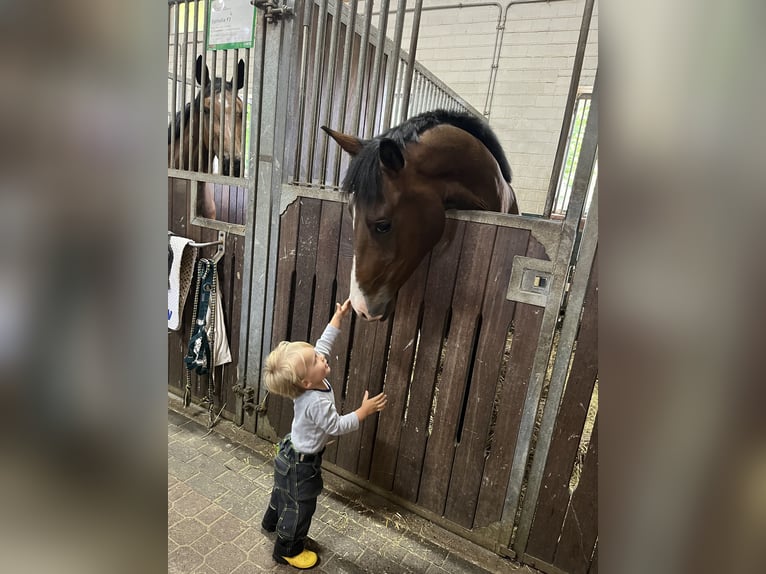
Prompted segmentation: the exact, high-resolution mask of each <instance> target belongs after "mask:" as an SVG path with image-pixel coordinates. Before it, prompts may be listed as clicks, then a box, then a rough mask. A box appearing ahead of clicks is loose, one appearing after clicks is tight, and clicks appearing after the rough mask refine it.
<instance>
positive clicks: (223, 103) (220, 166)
mask: <svg viewBox="0 0 766 574" xmlns="http://www.w3.org/2000/svg"><path fill="white" fill-rule="evenodd" d="M228 56H229V51H228V50H224V51H223V62H222V64H221V94H220V100H221V119H220V124H221V125H220V126H219V129H218V173H219V174H220V175H231V173H228V174H224V173H223V164H224V161H223V159H224V156H225V154H224V149H223V134H224V133H225V132H226V68H227V67H228V62H227V60H228Z"/></svg>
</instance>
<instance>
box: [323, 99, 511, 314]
mask: <svg viewBox="0 0 766 574" xmlns="http://www.w3.org/2000/svg"><path fill="white" fill-rule="evenodd" d="M322 130H324V132H325V133H327V134H328V135H329V136H330V137H331V138H332V139H333V140H335V142H336V143H337V144H338V145H339V146H340V147H341V148H342V149H343V150H344V151H345V152H347V153H348V154H350V155H351V161H350V162H349V166H348V169H347V171H346V174H345V176H344V179H343V185H342V189H343V191H345V192H347V193H349V202H348V203H349V209H350V213H351V216H352V220H353V243H354V258H353V262H352V265H351V281H350V285H351V293H350V298H351V305H352V307H353V308H354V310H355V311H356V313H357V314H358V315H360V316H362V317H363V318H364V319H367V320H368V321H375V320H385V319H386V318H387V317H388V314H389V313H390V311H391V307H392V302H393V299H394V297H395V295H396V293H397V292H398V290H399V288H400V287H401V286H402V285H403V284H404V283H405V281H407V279H408V278H409V277H410V275H412V273H413V272H414V271H415V269H416V268H417V266H418V265H419V264H420V262H421V261H422V259H423V258H424V257H425V256H426V255H427V254H428V253H429V252H430V251H431V249H433V247H434V246H435V245H436V244H437V243H438V242H439V240H440V239H441V236H442V234H443V232H444V227H445V223H446V217H445V213H446V211H447V210H448V209H472V210H484V211H498V212H501V213H511V214H518V213H519V208H518V204H517V202H516V196H515V194H514V191H513V187H511V168H510V165H509V164H508V160H507V159H506V157H505V153H504V152H503V149H502V146H501V145H500V142H499V141H498V139H497V136H496V135H495V133H494V132H493V131H492V129H491V128H490V127H489V125H488V124H487V123H486V122H485V121H484V120H483V119H480V118H477V117H475V116H473V115H471V114H468V113H464V112H455V111H446V110H435V111H431V112H425V113H422V114H420V115H417V116H415V117H412V118H410V119H408V120H406V121H405V122H404V123H402V124H400V125H398V126H395V127H393V128H391V129H390V130H388V131H386V132H385V133H383V134H381V135H379V136H376V137H374V138H373V139H371V140H362V139H359V138H357V137H355V136H353V135H348V134H343V133H340V132H337V131H334V130H332V129H330V128H328V127H327V126H322Z"/></svg>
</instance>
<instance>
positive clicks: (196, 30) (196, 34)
mask: <svg viewBox="0 0 766 574" xmlns="http://www.w3.org/2000/svg"><path fill="white" fill-rule="evenodd" d="M199 5H200V2H199V0H194V43H193V44H192V46H193V47H192V59H191V61H192V66H194V65H195V63H196V62H197V38H198V37H199V12H198V10H199ZM186 19H187V20H188V19H189V8H188V6H187V8H186ZM184 80H186V72H184ZM190 96H191V100H192V101H194V72H192V80H191V94H190ZM189 123H190V125H189V134H191V133H192V130H193V128H194V106H192V107H191V108H190V110H189ZM189 139H190V140H191V138H189ZM193 166H194V146H193V145H191V141H189V169H192V168H193Z"/></svg>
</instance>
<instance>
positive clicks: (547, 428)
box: [513, 187, 598, 555]
mask: <svg viewBox="0 0 766 574" xmlns="http://www.w3.org/2000/svg"><path fill="white" fill-rule="evenodd" d="M594 199H596V203H595V204H594V206H593V208H592V209H591V212H590V214H589V215H588V220H587V221H586V223H585V230H584V231H583V238H582V242H581V244H580V254H579V256H578V259H577V270H576V271H575V276H574V279H573V281H572V288H571V290H570V292H569V302H568V304H567V310H566V314H565V316H564V322H563V324H562V326H561V334H560V335H559V342H558V351H557V353H556V360H555V363H554V365H553V371H552V374H551V382H550V386H549V387H548V398H547V400H546V402H545V410H544V411H543V417H542V421H541V423H540V431H539V434H538V437H537V443H536V445H535V456H534V458H533V459H532V466H531V468H530V471H529V477H528V479H527V490H526V493H525V495H524V502H523V505H522V512H521V518H520V519H519V525H518V529H517V531H516V536H515V538H514V542H513V549H514V550H515V551H516V553H517V554H519V555H521V554H522V553H524V552H525V551H526V548H527V542H528V540H529V532H530V529H531V527H532V519H533V517H534V512H535V508H536V507H537V501H538V496H539V494H540V485H541V484H542V479H543V471H544V470H545V463H546V462H547V458H548V452H549V451H550V446H551V440H552V436H553V428H554V426H555V424H556V418H557V416H558V413H559V408H560V406H561V397H562V396H563V394H564V386H565V384H566V379H567V371H568V370H569V360H570V357H571V355H572V350H573V348H574V344H575V339H576V338H577V331H578V328H579V324H580V314H581V312H582V306H583V301H584V299H585V292H586V290H587V287H588V279H589V277H590V272H591V269H592V267H593V261H594V259H595V254H596V246H597V245H598V201H597V200H598V187H597V188H596V191H595V192H594Z"/></svg>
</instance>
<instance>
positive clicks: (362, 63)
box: [351, 0, 374, 136]
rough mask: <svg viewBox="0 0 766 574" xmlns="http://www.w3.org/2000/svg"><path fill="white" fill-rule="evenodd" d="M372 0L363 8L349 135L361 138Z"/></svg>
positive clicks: (368, 0)
mask: <svg viewBox="0 0 766 574" xmlns="http://www.w3.org/2000/svg"><path fill="white" fill-rule="evenodd" d="M373 4H374V0H367V1H366V3H365V7H364V25H363V27H362V37H361V38H360V40H359V42H360V44H359V64H358V70H357V73H356V85H355V86H354V94H355V98H354V101H355V102H356V105H357V109H356V113H355V114H354V123H353V129H352V130H351V133H352V134H354V135H358V136H361V135H362V134H361V132H360V123H361V121H362V94H363V93H364V85H365V83H366V82H367V79H368V78H367V74H366V73H365V72H366V71H367V50H368V48H369V45H370V25H371V24H372V9H373Z"/></svg>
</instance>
